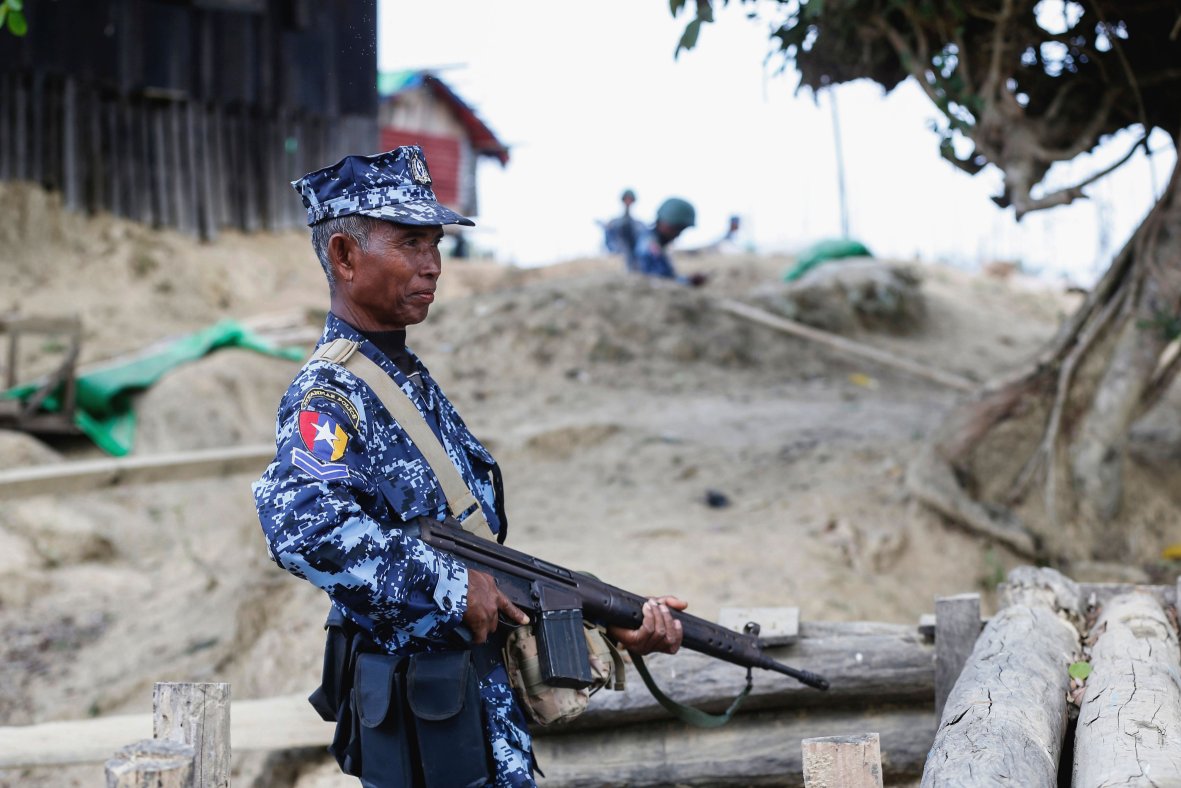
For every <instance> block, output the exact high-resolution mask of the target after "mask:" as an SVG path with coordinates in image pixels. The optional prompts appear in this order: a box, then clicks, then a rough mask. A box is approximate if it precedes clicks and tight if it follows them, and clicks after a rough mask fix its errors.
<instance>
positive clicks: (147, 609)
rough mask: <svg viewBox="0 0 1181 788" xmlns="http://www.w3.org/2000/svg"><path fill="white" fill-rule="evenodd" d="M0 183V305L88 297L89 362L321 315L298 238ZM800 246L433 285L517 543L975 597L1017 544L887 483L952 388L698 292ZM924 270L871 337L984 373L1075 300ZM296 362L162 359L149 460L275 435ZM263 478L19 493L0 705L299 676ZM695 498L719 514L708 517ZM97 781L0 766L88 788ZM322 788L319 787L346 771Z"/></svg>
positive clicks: (81, 705)
mask: <svg viewBox="0 0 1181 788" xmlns="http://www.w3.org/2000/svg"><path fill="white" fill-rule="evenodd" d="M3 188H4V191H0V205H3V204H6V203H7V204H17V203H19V204H20V205H22V206H23V207H22V210H24V211H25V213H26V214H28V215H27V216H26V221H27V223H26V224H24V225H20V227H25V228H26V229H24V230H21V229H19V228H18V229H17V230H13V229H11V228H10V229H9V230H7V231H6V232H7V233H8V234H7V235H6V236H4V237H3V238H0V241H2V243H0V249H4V251H3V252H0V255H4V256H5V257H6V259H5V260H4V261H3V265H4V266H5V269H6V270H7V271H10V272H15V273H14V275H13V276H8V277H6V280H5V281H6V284H5V290H4V292H3V293H2V296H3V297H2V298H0V306H2V307H3V308H8V307H11V308H19V309H20V310H21V311H23V312H27V313H38V314H46V313H56V312H59V311H62V310H69V311H74V312H77V313H79V314H81V315H82V317H83V319H84V321H85V325H86V332H87V344H86V348H85V352H86V357H87V358H88V359H95V358H100V357H103V356H104V355H110V354H111V353H114V352H117V351H125V350H128V349H131V348H134V347H137V346H139V345H142V344H145V343H146V342H149V341H152V340H155V339H159V338H161V337H165V336H169V335H173V334H176V333H178V332H182V331H189V330H193V329H196V328H200V327H202V326H204V325H208V324H209V323H211V322H213V321H214V320H216V319H218V318H221V317H225V316H233V317H240V318H245V317H249V316H252V315H257V314H260V313H267V312H272V311H277V310H286V309H294V308H300V309H302V308H323V307H324V306H325V305H326V304H325V288H324V286H323V283H322V278H321V274H320V271H319V269H318V266H317V265H316V263H315V261H314V259H313V258H312V256H311V253H310V250H309V249H308V248H307V245H306V240H305V238H304V237H303V236H302V235H301V234H298V233H294V234H291V235H287V236H282V237H264V236H259V237H251V238H247V237H240V236H227V237H225V238H223V239H222V240H221V241H220V242H219V243H218V244H216V245H212V246H210V245H199V244H195V243H193V242H192V241H189V240H188V239H185V238H182V237H180V236H177V235H175V234H171V233H164V234H160V233H155V232H151V231H148V230H145V229H143V228H139V227H136V226H135V225H131V224H129V223H126V222H121V221H116V220H112V219H110V218H105V217H104V218H97V219H86V218H82V217H71V216H62V215H61V214H60V212H58V211H57V210H56V208H55V206H54V205H53V204H52V201H51V200H46V198H45V197H44V196H43V195H41V194H40V192H33V191H19V190H16V189H15V187H3ZM29 227H37V228H40V229H38V230H36V231H33V230H29V229H28V228H29ZM149 261H150V262H149ZM789 262H790V261H788V260H784V259H767V258H757V257H728V258H710V259H695V260H692V261H691V262H690V261H686V262H685V263H684V265H683V267H684V268H686V270H693V269H702V270H710V271H711V272H713V274H714V280H713V282H712V283H711V285H710V287H708V288H706V289H705V290H703V291H693V290H688V289H685V288H681V287H678V286H675V285H670V284H667V283H662V282H653V281H648V280H642V279H635V278H630V277H627V276H625V275H624V274H622V273H620V272H619V270H618V269H619V263H618V261H615V260H587V261H578V262H574V263H569V264H565V265H561V266H554V267H552V268H548V269H543V270H535V271H521V270H514V269H505V268H503V267H500V266H497V265H493V264H488V263H466V262H465V263H459V262H455V263H449V264H448V265H447V267H446V269H445V274H444V289H443V291H442V298H441V299H440V303H439V304H437V305H436V306H435V307H434V308H433V310H432V314H431V317H430V319H429V320H428V321H427V323H426V324H424V325H423V326H421V327H418V328H416V329H413V330H412V333H411V344H412V346H414V347H415V348H416V349H417V350H418V352H419V353H420V355H421V356H422V357H423V359H424V360H425V361H426V363H427V364H428V366H430V368H431V369H432V371H433V372H434V374H435V375H436V376H437V377H438V378H439V380H440V381H441V382H442V384H443V386H444V388H445V390H446V391H448V393H449V394H450V395H451V396H452V398H453V399H454V400H455V402H456V404H457V406H458V407H459V409H460V411H461V412H462V413H463V414H464V417H465V419H466V420H467V422H468V423H469V425H470V426H471V427H472V429H473V430H474V431H475V432H476V434H477V435H479V436H480V437H481V438H482V439H484V440H485V441H486V443H487V444H488V445H489V447H490V448H491V449H492V450H493V453H494V454H496V456H497V457H498V459H499V460H500V462H501V464H502V466H503V468H504V471H505V475H506V483H507V494H508V502H509V516H510V519H511V542H512V544H513V545H514V546H516V547H518V548H520V549H524V550H527V551H531V552H535V553H536V554H538V555H541V556H544V557H546V558H549V559H551V560H553V561H556V562H558V563H562V564H566V565H569V566H572V567H575V568H582V569H586V570H589V571H593V572H594V573H596V574H597V575H598V576H600V577H602V578H603V579H605V580H607V581H609V582H613V583H615V584H617V585H621V586H625V587H628V588H631V589H634V590H636V591H639V592H645V593H647V592H652V593H656V592H673V593H677V594H680V595H682V596H683V597H685V598H687V599H689V600H690V601H691V604H692V607H691V609H692V610H693V611H694V612H696V613H697V614H699V615H703V616H706V617H711V616H714V615H715V614H716V613H717V611H718V609H719V608H720V607H722V606H727V605H761V606H779V605H795V606H799V607H800V608H801V615H802V616H803V617H804V618H805V619H809V618H810V619H813V620H818V619H830V620H831V619H875V620H885V621H900V622H912V621H916V620H917V618H918V616H919V615H920V614H921V613H924V612H928V611H930V610H931V609H932V604H933V602H932V600H933V597H934V596H935V595H940V594H950V593H959V592H964V591H970V590H975V589H978V588H980V587H982V586H986V585H987V584H988V583H989V582H990V581H992V580H993V579H995V577H996V576H997V573H998V572H1000V571H1003V569H1004V568H1005V567H1007V566H1009V565H1011V564H1012V563H1013V562H1014V560H1013V559H1012V557H1011V556H1009V555H1008V554H1006V553H1005V551H1004V550H1001V549H997V548H992V547H990V546H989V545H987V544H985V543H983V542H981V541H980V540H979V539H977V538H976V537H973V536H971V535H968V534H966V533H963V532H962V531H960V530H957V529H956V528H953V527H949V526H947V525H946V524H944V523H943V522H941V521H940V520H939V519H938V518H936V517H934V516H933V515H931V514H929V513H927V512H926V511H924V510H921V509H919V508H918V507H917V506H916V505H914V504H913V503H912V502H911V501H910V500H909V499H908V496H907V494H906V492H905V489H904V487H903V483H902V476H903V470H904V468H905V464H906V462H907V461H908V459H909V458H910V457H911V456H912V454H913V453H914V451H915V449H916V447H917V446H918V445H919V443H920V442H921V441H922V440H923V438H924V436H925V435H927V434H928V433H929V431H930V430H931V429H933V427H934V426H935V425H936V424H937V423H938V419H939V417H940V415H941V414H942V413H944V412H945V411H946V410H947V408H948V407H949V406H950V405H951V404H952V403H953V402H954V401H955V395H954V394H953V393H952V392H948V391H945V390H941V389H939V388H938V387H936V386H934V385H932V384H929V383H925V382H922V381H916V380H912V379H909V378H907V377H905V376H904V375H902V374H900V373H896V372H892V371H890V370H885V369H877V368H873V367H871V366H869V365H866V364H860V363H851V362H848V361H845V360H841V359H839V358H835V357H833V356H832V355H831V354H829V353H827V352H825V351H823V350H821V349H820V348H818V347H816V346H813V345H809V344H805V343H803V342H801V341H799V340H795V339H791V338H788V337H785V336H783V335H779V334H776V333H774V332H772V331H770V330H768V329H765V328H760V327H757V326H753V325H750V324H747V323H744V322H743V321H741V320H740V319H738V318H736V317H733V316H730V315H727V314H724V313H722V312H720V311H719V310H717V309H716V308H715V307H714V306H713V305H712V304H713V299H714V298H716V297H717V296H720V295H726V296H731V297H743V296H745V295H747V294H748V293H749V292H750V291H751V290H752V288H755V287H758V286H760V285H763V284H765V283H767V282H774V281H776V280H777V279H778V276H779V274H780V273H781V272H782V271H783V270H784V269H786V267H787V266H788V265H789ZM919 269H920V271H921V273H922V275H923V277H924V292H925V293H926V296H927V298H928V321H927V323H926V324H925V326H924V327H923V328H921V329H920V330H919V331H916V332H913V333H911V334H909V335H906V336H890V337H884V336H876V335H875V336H865V337H862V338H863V339H865V340H866V341H869V342H873V343H875V344H879V345H880V346H883V347H888V348H890V349H892V350H894V351H895V352H899V353H906V354H909V355H911V356H912V357H915V358H920V359H922V360H924V361H926V362H927V363H929V364H932V365H936V366H940V367H943V368H945V369H948V370H952V371H956V372H959V373H961V374H965V375H969V376H973V377H975V378H978V379H983V378H985V377H988V376H990V375H992V374H995V373H996V372H998V371H999V370H1001V369H1004V368H1006V367H1008V366H1010V365H1012V364H1014V363H1016V362H1017V361H1018V360H1020V359H1021V358H1024V357H1026V356H1028V355H1030V354H1032V353H1033V352H1034V350H1035V349H1036V348H1037V346H1038V345H1039V343H1040V342H1042V341H1043V340H1044V339H1046V338H1047V337H1048V336H1049V335H1050V334H1051V333H1052V332H1053V330H1054V328H1055V327H1056V324H1057V320H1058V318H1059V316H1060V315H1061V314H1062V313H1063V312H1064V311H1066V310H1068V309H1070V308H1071V298H1070V297H1068V296H1065V295H1063V294H1060V293H1056V292H1052V291H1051V290H1049V289H1046V288H1041V287H1034V286H1032V285H1029V286H1026V285H1022V284H1020V283H1016V282H1014V281H1008V282H1002V281H997V280H990V279H981V278H975V277H971V276H968V275H965V274H962V273H960V272H956V271H953V270H949V269H943V268H932V267H923V266H919ZM33 356H34V358H33V359H32V361H33V363H45V359H46V358H48V356H49V353H48V352H46V353H45V354H44V358H42V357H41V356H38V354H36V353H34V354H33ZM39 359H40V360H39ZM294 371H295V366H294V365H293V364H290V363H287V362H282V361H276V360H274V359H267V358H262V357H260V356H257V355H255V354H251V353H248V352H245V351H236V350H233V351H222V352H219V353H216V354H214V355H212V356H210V357H208V358H206V359H204V360H202V361H200V362H197V363H194V364H191V365H188V366H186V367H184V368H181V369H178V370H176V371H175V372H174V373H172V374H170V375H169V376H168V377H167V378H165V379H164V380H163V381H162V382H161V383H160V384H159V385H158V386H157V387H155V388H154V389H152V390H151V391H149V392H147V393H145V394H144V395H143V396H142V397H140V399H139V406H140V412H141V417H142V431H141V434H140V436H139V443H138V446H137V451H138V452H140V453H151V452H161V451H170V450H177V449H183V448H215V447H218V446H231V445H238V444H241V443H256V442H262V441H266V440H268V439H269V437H270V434H271V430H272V424H271V422H272V419H273V412H274V406H275V404H276V403H277V401H278V398H279V396H280V394H281V392H282V390H283V389H284V387H285V386H286V383H287V382H288V381H289V380H290V378H291V376H292V374H293V373H294ZM853 373H862V374H864V375H868V376H869V378H870V379H869V381H868V385H858V384H856V383H855V382H854V380H857V381H860V382H861V383H862V384H864V383H866V381H865V380H864V379H863V378H860V377H857V378H855V379H851V378H850V375H851V374H853ZM0 448H2V449H3V450H2V451H0V464H3V465H4V466H7V467H14V466H18V465H24V464H28V463H35V462H47V461H56V460H58V459H60V457H61V456H62V455H63V454H64V455H68V456H70V457H77V456H89V455H92V454H93V453H94V452H93V450H92V449H90V448H89V447H87V446H85V445H70V446H64V447H58V449H59V451H58V452H54V451H52V450H49V449H46V448H44V447H43V446H41V445H40V444H37V443H36V442H34V441H31V440H30V439H28V438H26V437H24V436H19V435H13V434H7V435H0ZM250 481H251V477H250V476H241V477H235V478H228V479H221V480H209V481H202V482H194V483H187V484H161V485H154V486H150V487H140V488H126V489H119V490H115V491H111V492H105V493H101V494H98V493H96V494H88V495H78V496H70V497H60V498H53V497H44V498H37V499H28V500H24V501H19V502H15V503H13V504H10V505H8V506H6V507H5V508H4V510H3V511H2V512H0V548H2V549H0V567H2V568H3V570H4V572H5V577H6V582H5V583H4V584H2V585H0V631H2V632H3V637H0V643H2V644H3V645H0V660H2V662H0V664H2V665H3V667H2V668H0V721H3V722H4V723H6V724H20V723H28V722H33V721H42V720H50V719H65V718H76V717H84V716H86V715H88V714H103V713H111V712H122V711H131V710H147V709H148V708H149V705H150V695H151V691H150V688H151V684H152V682H154V681H158V680H220V681H230V682H232V683H233V692H234V695H235V697H239V698H245V697H261V696H267V695H272V694H281V693H288V692H298V691H307V690H309V689H310V688H311V686H312V685H313V683H314V682H315V680H316V679H317V677H318V670H319V667H318V663H319V659H320V654H319V646H320V638H321V631H320V623H321V621H322V616H323V614H324V611H325V604H324V601H323V599H322V597H321V596H320V595H319V593H318V592H316V591H315V590H314V589H311V588H310V586H307V585H306V584H303V583H301V582H298V581H296V580H294V579H292V578H289V577H288V576H286V575H285V574H284V573H282V572H281V571H280V570H278V569H277V568H275V567H274V566H273V565H271V564H270V563H269V562H268V560H267V559H266V556H265V553H264V548H263V543H262V537H261V533H260V531H259V529H258V525H257V521H256V519H255V515H254V511H253V507H252V502H251V498H250V493H249V483H250ZM711 490H712V491H716V492H718V493H721V494H723V495H724V496H725V497H726V499H728V501H729V505H728V506H725V507H722V508H712V507H710V506H708V505H707V504H706V493H707V491H711ZM98 774H99V772H98V771H97V770H95V769H89V770H88V769H69V770H58V771H52V772H50V771H46V772H38V773H34V774H27V775H14V774H9V775H0V784H4V785H45V786H48V785H74V784H77V785H82V784H95V783H96V782H98V781H99V780H100V779H101V777H98V776H97V775H98ZM326 774H327V773H326ZM316 780H321V781H320V782H317V781H316ZM316 780H313V779H312V778H310V777H309V781H308V782H306V783H305V784H306V785H312V784H324V785H327V784H332V780H331V778H329V777H327V776H325V777H322V778H316Z"/></svg>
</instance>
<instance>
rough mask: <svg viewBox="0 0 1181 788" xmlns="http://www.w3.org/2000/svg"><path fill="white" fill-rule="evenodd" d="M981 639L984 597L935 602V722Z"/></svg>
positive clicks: (963, 596) (971, 596) (954, 597)
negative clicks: (981, 603) (977, 642)
mask: <svg viewBox="0 0 1181 788" xmlns="http://www.w3.org/2000/svg"><path fill="white" fill-rule="evenodd" d="M979 636H980V595H979V594H959V595H957V596H948V597H939V598H937V599H936V600H935V719H937V720H938V719H942V717H943V705H944V704H945V703H946V702H947V696H948V695H949V694H950V693H951V688H952V687H954V686H955V682H956V679H958V678H959V677H960V672H961V671H962V670H963V669H964V664H965V663H967V661H968V656H969V655H970V654H971V653H972V649H973V648H975V646H976V638H977V637H979Z"/></svg>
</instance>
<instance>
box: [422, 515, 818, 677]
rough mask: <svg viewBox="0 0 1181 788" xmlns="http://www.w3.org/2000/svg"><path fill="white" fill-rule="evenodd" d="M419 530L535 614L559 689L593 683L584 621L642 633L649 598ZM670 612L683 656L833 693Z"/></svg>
mask: <svg viewBox="0 0 1181 788" xmlns="http://www.w3.org/2000/svg"><path fill="white" fill-rule="evenodd" d="M415 530H417V536H418V537H419V538H420V539H422V541H423V542H425V543H426V544H428V545H430V546H431V547H434V548H435V549H437V550H442V551H443V552H446V553H449V554H451V555H453V556H454V557H456V558H458V559H459V560H461V561H463V563H464V564H466V565H467V566H469V567H471V568H475V569H477V570H479V571H481V572H486V573H488V574H490V575H492V576H493V577H495V578H496V581H497V585H498V586H499V587H500V590H501V591H502V592H503V593H504V595H505V596H507V597H508V598H509V599H510V600H511V601H512V603H513V604H515V605H516V606H517V607H519V608H521V609H523V610H527V611H529V612H530V613H531V618H533V620H534V621H535V623H537V624H538V626H537V627H535V629H536V630H537V634H538V641H539V650H540V651H541V652H542V654H541V657H542V661H543V675H546V677H547V681H549V683H551V684H554V685H555V686H585V685H586V684H589V682H590V668H589V664H585V663H586V659H587V657H586V649H585V647H584V646H583V647H581V649H579V648H576V647H575V646H576V644H580V643H582V622H581V619H582V618H585V619H586V620H588V621H591V622H593V623H595V624H600V625H603V626H619V627H624V628H626V629H639V628H640V626H641V624H642V623H643V620H644V611H643V607H644V603H645V602H647V601H648V597H645V596H641V595H639V594H633V593H631V592H630V591H625V590H623V589H622V588H617V587H615V586H612V585H608V584H607V583H604V582H602V581H600V580H598V579H597V578H594V577H592V576H590V575H587V574H583V573H580V572H573V571H571V570H569V569H566V568H564V567H561V566H558V565H556V564H551V563H549V562H548V561H544V560H542V559H540V558H537V557H535V556H531V555H529V554H527V553H522V552H519V551H517V550H513V549H512V548H509V547H505V546H504V545H501V544H497V543H496V542H493V541H490V540H488V539H483V538H481V537H478V536H473V535H472V534H469V533H468V532H466V531H464V530H462V528H460V527H459V526H458V524H451V523H450V521H444V522H440V521H438V520H431V519H429V518H425V517H423V518H419V520H418V523H417V527H416V529H415ZM671 612H672V615H673V617H674V618H675V619H677V620H678V621H680V622H681V628H682V633H683V638H682V641H681V643H682V645H683V646H684V647H685V648H688V649H690V650H692V651H697V652H700V653H702V654H706V655H708V656H711V657H714V658H715V659H720V660H724V661H726V662H730V663H733V664H735V665H741V666H742V667H745V668H761V669H763V670H771V671H775V672H777V673H782V674H784V675H786V676H791V677H792V678H794V679H796V680H797V681H799V682H800V683H802V684H806V685H807V686H809V687H814V688H816V689H820V690H826V689H828V686H829V685H828V681H827V680H826V679H825V678H824V677H822V676H818V675H816V674H815V673H811V672H809V671H806V670H799V669H796V668H792V667H789V666H787V665H784V664H782V663H780V662H776V661H775V660H773V659H771V658H770V657H768V656H767V655H766V654H764V653H763V648H762V646H761V645H760V644H759V641H758V638H757V637H756V636H755V635H754V634H748V633H743V632H735V631H733V630H731V629H727V628H726V627H722V626H718V625H717V624H713V623H711V622H709V621H706V620H705V619H703V618H698V617H697V616H693V615H690V614H688V613H683V612H681V611H678V610H673V611H671ZM576 614H577V615H576ZM756 631H757V629H756ZM571 654H577V656H578V657H580V658H581V661H580V662H579V663H578V664H573V663H571V661H570V660H571Z"/></svg>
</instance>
